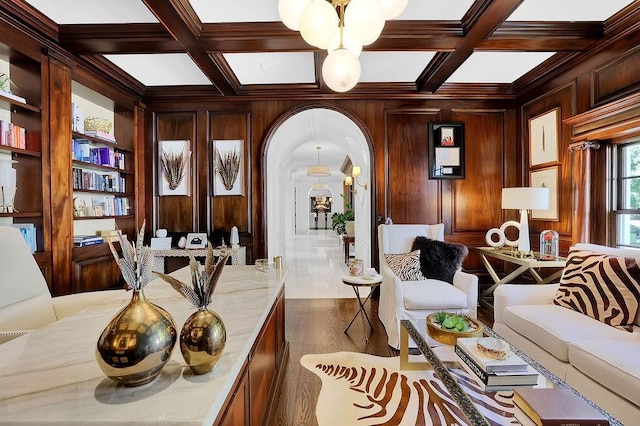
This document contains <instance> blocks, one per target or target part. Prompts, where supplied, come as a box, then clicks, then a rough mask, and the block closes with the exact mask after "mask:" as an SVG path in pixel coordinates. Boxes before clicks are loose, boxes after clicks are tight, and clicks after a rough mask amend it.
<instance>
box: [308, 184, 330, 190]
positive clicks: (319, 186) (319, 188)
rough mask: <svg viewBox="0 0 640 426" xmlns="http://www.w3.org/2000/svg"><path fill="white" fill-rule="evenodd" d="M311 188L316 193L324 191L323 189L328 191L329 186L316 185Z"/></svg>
mask: <svg viewBox="0 0 640 426" xmlns="http://www.w3.org/2000/svg"><path fill="white" fill-rule="evenodd" d="M311 188H312V189H313V190H315V191H322V190H323V189H327V184H326V183H321V182H318V183H314V184H313V185H312V186H311Z"/></svg>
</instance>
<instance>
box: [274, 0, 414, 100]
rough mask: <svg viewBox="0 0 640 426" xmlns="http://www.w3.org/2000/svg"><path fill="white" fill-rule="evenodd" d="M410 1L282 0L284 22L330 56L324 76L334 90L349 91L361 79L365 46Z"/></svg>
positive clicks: (377, 35)
mask: <svg viewBox="0 0 640 426" xmlns="http://www.w3.org/2000/svg"><path fill="white" fill-rule="evenodd" d="M408 2H409V0H279V1H278V12H279V13H280V19H282V22H283V23H284V24H285V25H286V26H287V27H288V28H291V29H292V30H294V31H300V35H302V38H303V39H304V41H306V42H307V43H309V44H310V45H312V46H315V47H317V48H319V49H327V52H328V53H329V55H328V56H327V58H326V59H325V60H324V63H323V64H322V78H323V79H324V81H325V83H326V84H327V86H329V88H331V90H333V91H336V92H347V91H349V90H351V89H353V87H354V86H355V85H356V84H357V83H358V80H359V79H360V72H361V68H360V61H359V59H358V57H359V56H360V53H361V52H362V47H363V46H367V45H369V44H371V43H373V42H374V41H376V40H377V39H378V37H380V34H381V33H382V29H383V28H384V23H385V20H387V19H393V18H396V17H398V16H399V15H400V14H401V13H402V12H403V11H404V9H405V8H406V7H407V3H408Z"/></svg>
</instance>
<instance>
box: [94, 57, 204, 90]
mask: <svg viewBox="0 0 640 426" xmlns="http://www.w3.org/2000/svg"><path fill="white" fill-rule="evenodd" d="M105 57H106V58H107V59H109V60H110V61H111V62H113V63H114V64H116V65H117V66H119V67H120V68H122V69H123V70H124V71H125V72H127V73H129V74H130V75H131V76H132V77H133V78H135V79H136V80H138V81H139V82H141V83H142V84H144V85H145V86H172V85H198V84H211V82H210V81H209V79H208V78H207V76H206V75H204V73H203V72H202V71H201V70H200V68H198V66H197V65H196V64H195V63H194V62H193V61H192V60H191V58H190V57H189V55H187V54H186V53H163V54H141V55H105Z"/></svg>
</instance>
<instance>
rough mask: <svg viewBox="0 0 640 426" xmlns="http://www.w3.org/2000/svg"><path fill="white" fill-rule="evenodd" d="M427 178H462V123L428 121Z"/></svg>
mask: <svg viewBox="0 0 640 426" xmlns="http://www.w3.org/2000/svg"><path fill="white" fill-rule="evenodd" d="M429 179H464V123H429Z"/></svg>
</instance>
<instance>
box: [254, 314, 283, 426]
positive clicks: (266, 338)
mask: <svg viewBox="0 0 640 426" xmlns="http://www.w3.org/2000/svg"><path fill="white" fill-rule="evenodd" d="M276 335H277V329H276V321H275V309H273V310H272V311H271V313H270V315H269V317H268V318H267V321H266V323H265V327H264V328H263V330H262V333H261V335H260V337H259V339H258V343H257V344H256V346H255V347H254V350H253V352H252V355H251V360H250V362H249V387H250V395H251V424H252V425H261V424H262V423H263V420H264V416H265V415H266V411H267V408H268V404H269V391H270V390H271V384H272V382H273V379H274V377H275V373H276Z"/></svg>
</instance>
